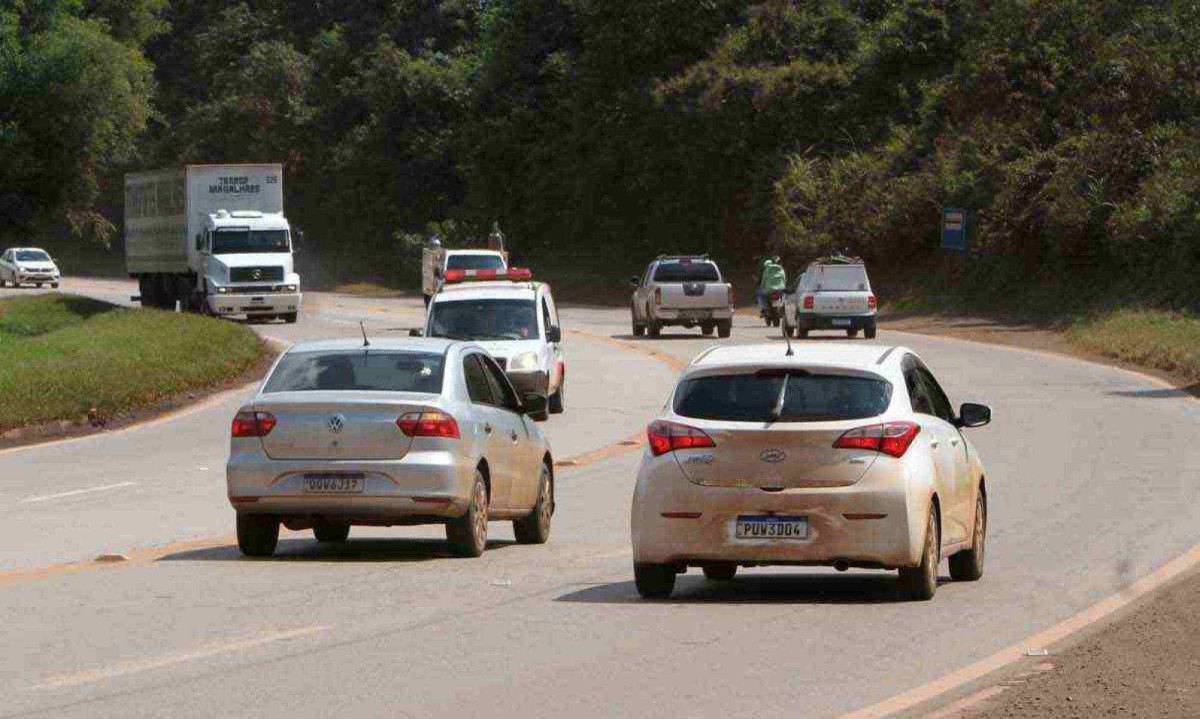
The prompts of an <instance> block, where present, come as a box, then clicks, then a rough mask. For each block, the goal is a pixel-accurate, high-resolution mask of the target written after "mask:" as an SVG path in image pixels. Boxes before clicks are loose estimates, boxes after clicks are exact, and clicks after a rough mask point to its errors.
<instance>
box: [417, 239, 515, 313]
mask: <svg viewBox="0 0 1200 719" xmlns="http://www.w3.org/2000/svg"><path fill="white" fill-rule="evenodd" d="M450 270H459V271H461V272H462V274H463V278H469V277H474V276H475V275H477V274H478V273H481V272H482V273H493V274H504V273H505V272H506V271H508V253H506V252H505V251H504V250H502V249H487V250H484V249H479V250H448V249H445V248H443V247H440V246H436V247H426V248H424V249H423V250H422V251H421V293H422V294H423V295H425V305H426V306H429V301H430V300H431V299H433V296H434V295H436V294H437V293H438V291H440V290H441V289H442V286H443V285H444V284H445V282H446V272H447V271H450ZM460 281H461V280H460Z"/></svg>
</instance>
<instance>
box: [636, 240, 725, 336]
mask: <svg viewBox="0 0 1200 719" xmlns="http://www.w3.org/2000/svg"><path fill="white" fill-rule="evenodd" d="M630 284H631V285H632V286H633V288H634V289H633V300H632V303H631V304H630V313H631V315H632V322H633V334H634V336H635V337H641V336H642V335H644V334H647V333H649V335H650V336H651V337H658V336H659V334H660V333H661V331H662V328H663V327H665V326H667V325H677V326H683V327H697V326H698V327H700V331H701V332H703V333H704V334H706V335H710V334H712V331H713V329H714V328H715V329H716V330H717V334H718V335H719V336H721V337H728V336H729V333H730V332H731V331H732V330H733V286H732V285H730V284H729V283H728V282H726V281H725V280H724V278H722V277H721V270H720V269H718V268H717V264H716V263H715V262H713V261H712V260H710V259H708V256H706V255H700V256H691V255H687V256H684V255H680V256H666V255H664V256H661V257H659V258H658V259H657V260H655V261H654V262H651V263H650V266H649V267H647V268H646V272H645V274H643V275H642V276H641V277H636V276H635V277H634V278H633V279H632V280H631V281H630Z"/></svg>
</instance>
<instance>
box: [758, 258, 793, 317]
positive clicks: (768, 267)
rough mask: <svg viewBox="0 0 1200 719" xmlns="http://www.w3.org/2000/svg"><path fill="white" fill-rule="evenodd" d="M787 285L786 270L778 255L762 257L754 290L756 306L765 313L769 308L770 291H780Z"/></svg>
mask: <svg viewBox="0 0 1200 719" xmlns="http://www.w3.org/2000/svg"><path fill="white" fill-rule="evenodd" d="M786 287H787V271H786V270H784V269H783V265H782V264H780V261H779V256H778V255H776V256H775V257H764V258H763V261H762V265H761V266H760V268H759V273H758V289H757V290H755V292H754V297H755V299H757V300H758V308H759V310H760V311H761V312H762V313H763V314H764V315H765V314H766V313H767V312H768V310H769V309H770V303H771V293H772V292H782V291H783V290H784V289H785V288H786Z"/></svg>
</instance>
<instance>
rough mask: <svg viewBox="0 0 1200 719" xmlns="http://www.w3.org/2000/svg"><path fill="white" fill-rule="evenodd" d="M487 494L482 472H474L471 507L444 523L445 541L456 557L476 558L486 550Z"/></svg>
mask: <svg viewBox="0 0 1200 719" xmlns="http://www.w3.org/2000/svg"><path fill="white" fill-rule="evenodd" d="M487 531H488V494H487V485H486V484H485V483H484V481H483V472H481V471H480V470H478V469H477V470H475V486H474V487H473V488H472V489H471V506H470V507H468V508H467V511H466V514H464V515H463V516H461V517H459V518H457V519H452V520H450V521H449V522H447V523H446V540H447V541H448V542H450V552H451V553H452V554H453V555H454V556H456V557H478V556H479V555H481V554H483V550H484V549H486V548H487Z"/></svg>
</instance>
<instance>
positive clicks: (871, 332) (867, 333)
mask: <svg viewBox="0 0 1200 719" xmlns="http://www.w3.org/2000/svg"><path fill="white" fill-rule="evenodd" d="M863 336H864V337H866V338H867V339H869V340H873V339H875V323H874V322H872V323H871V324H869V325H867V328H866V330H864V331H863Z"/></svg>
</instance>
